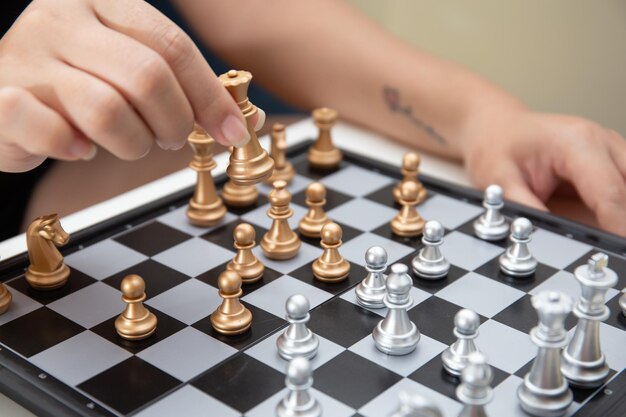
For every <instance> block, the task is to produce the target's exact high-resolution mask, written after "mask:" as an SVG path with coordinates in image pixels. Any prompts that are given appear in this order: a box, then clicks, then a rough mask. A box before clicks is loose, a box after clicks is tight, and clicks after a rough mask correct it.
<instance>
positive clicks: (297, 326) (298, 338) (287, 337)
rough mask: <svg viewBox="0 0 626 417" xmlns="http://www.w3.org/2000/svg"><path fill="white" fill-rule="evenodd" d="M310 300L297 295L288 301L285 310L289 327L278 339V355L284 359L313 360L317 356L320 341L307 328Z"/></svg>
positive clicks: (309, 316)
mask: <svg viewBox="0 0 626 417" xmlns="http://www.w3.org/2000/svg"><path fill="white" fill-rule="evenodd" d="M310 307H311V306H310V305H309V300H307V298H306V297H305V296H304V295H301V294H295V295H292V296H291V297H289V298H288V299H287V302H286V303H285V310H286V312H287V315H286V317H285V318H286V319H287V321H288V322H289V326H287V328H286V329H285V331H284V332H283V333H282V334H281V335H280V336H279V337H278V339H276V347H277V348H278V354H279V355H280V356H281V357H282V358H283V359H287V360H290V359H293V358H295V357H297V356H302V357H305V358H307V359H312V358H313V357H314V356H315V355H316V354H317V349H318V347H319V345H320V341H319V339H318V338H317V336H316V335H315V334H314V333H313V332H312V331H311V330H309V329H308V328H307V327H306V324H307V323H308V322H309V319H310V318H311V315H310V314H309V309H310Z"/></svg>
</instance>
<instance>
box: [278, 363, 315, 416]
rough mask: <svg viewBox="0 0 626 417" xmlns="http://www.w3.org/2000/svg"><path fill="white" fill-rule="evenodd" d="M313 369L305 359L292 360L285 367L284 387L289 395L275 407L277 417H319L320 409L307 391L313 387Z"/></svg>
mask: <svg viewBox="0 0 626 417" xmlns="http://www.w3.org/2000/svg"><path fill="white" fill-rule="evenodd" d="M312 374H313V369H312V368H311V363H310V362H309V360H308V359H307V358H303V357H298V358H293V359H292V360H291V361H289V365H287V376H286V377H285V385H286V386H287V388H288V390H289V393H288V394H287V396H285V398H283V399H282V401H281V402H279V403H278V405H277V406H276V415H277V416H278V417H320V416H321V415H322V407H321V406H320V404H319V403H318V402H317V400H316V399H315V398H313V397H312V396H311V394H310V392H309V389H310V388H311V387H312V386H313V376H312Z"/></svg>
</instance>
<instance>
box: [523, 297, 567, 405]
mask: <svg viewBox="0 0 626 417" xmlns="http://www.w3.org/2000/svg"><path fill="white" fill-rule="evenodd" d="M531 302H532V305H533V308H534V309H535V310H537V315H538V316H539V325H538V326H537V327H534V328H533V329H532V330H531V331H530V340H532V342H533V343H534V344H535V345H537V347H538V348H539V351H538V353H537V356H536V357H535V360H534V362H533V365H532V368H531V369H530V372H529V373H528V374H526V376H525V377H524V382H523V383H522V384H521V385H520V387H519V388H518V390H517V397H518V398H519V400H520V405H521V406H522V408H523V409H524V411H526V412H527V413H528V414H531V415H533V416H540V417H553V416H554V417H557V416H562V415H563V414H564V413H565V412H566V410H567V408H568V407H569V406H570V404H571V403H572V401H573V394H572V390H570V389H569V387H568V386H567V381H566V380H565V378H563V374H562V373H561V348H563V347H565V346H566V345H567V331H566V330H565V317H566V316H567V315H568V314H569V313H570V311H572V304H573V301H572V299H571V298H570V297H568V296H567V295H565V294H563V293H560V292H556V291H544V292H541V293H539V294H537V295H535V296H533V297H532V299H531Z"/></svg>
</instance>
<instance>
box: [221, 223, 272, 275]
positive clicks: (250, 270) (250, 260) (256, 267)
mask: <svg viewBox="0 0 626 417" xmlns="http://www.w3.org/2000/svg"><path fill="white" fill-rule="evenodd" d="M255 238H256V232H255V231H254V227H252V226H250V225H249V224H248V223H240V224H238V225H237V226H235V230H233V240H234V241H235V243H234V245H233V246H235V249H237V255H235V257H234V258H233V259H232V260H231V261H230V262H229V263H228V264H227V265H226V269H229V270H231V271H235V272H237V273H238V274H239V276H240V277H241V282H242V283H244V284H252V283H253V282H257V281H258V280H260V279H261V278H263V271H265V265H263V264H262V263H261V261H259V259H258V258H257V257H256V256H255V255H254V253H252V248H254V245H255V243H254V239H255Z"/></svg>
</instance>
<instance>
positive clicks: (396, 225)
mask: <svg viewBox="0 0 626 417" xmlns="http://www.w3.org/2000/svg"><path fill="white" fill-rule="evenodd" d="M425 223H426V222H425V221H424V219H422V218H420V219H419V220H417V221H415V222H404V221H402V220H401V219H400V216H396V217H394V218H393V220H391V231H392V232H393V234H394V235H397V236H401V237H416V236H419V235H420V234H421V233H422V230H424V224H425Z"/></svg>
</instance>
